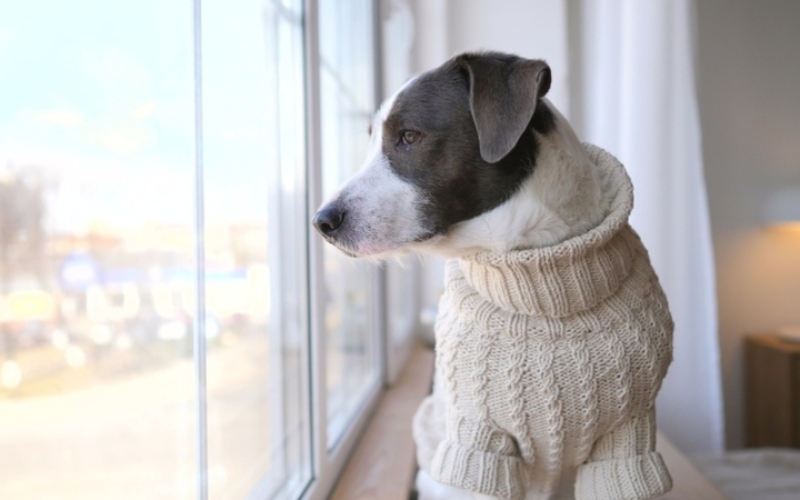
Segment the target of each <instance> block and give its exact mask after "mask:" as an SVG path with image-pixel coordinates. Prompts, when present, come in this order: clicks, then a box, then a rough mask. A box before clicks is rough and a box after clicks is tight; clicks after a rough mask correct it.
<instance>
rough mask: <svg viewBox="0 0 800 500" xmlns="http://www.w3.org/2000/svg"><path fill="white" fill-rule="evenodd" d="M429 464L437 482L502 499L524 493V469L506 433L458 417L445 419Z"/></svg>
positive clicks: (519, 495)
mask: <svg viewBox="0 0 800 500" xmlns="http://www.w3.org/2000/svg"><path fill="white" fill-rule="evenodd" d="M447 424H448V427H450V426H451V425H452V427H454V428H447V429H446V436H447V437H446V438H445V439H444V440H443V441H442V442H440V443H439V445H438V446H437V448H436V452H435V453H434V455H433V459H432V461H431V465H430V471H429V473H430V475H431V476H432V477H433V478H434V479H436V480H437V481H439V482H441V483H444V484H447V485H450V486H455V487H457V488H463V489H466V490H469V491H473V492H476V493H481V494H484V495H491V496H495V497H499V498H503V499H510V500H516V499H522V498H523V497H524V496H525V481H524V468H523V462H522V459H521V458H520V457H519V452H518V451H517V449H516V445H515V444H514V440H513V439H512V438H511V436H509V435H508V434H507V433H505V432H503V431H501V430H499V429H493V428H490V427H488V426H486V425H482V424H480V423H477V422H471V421H469V420H467V419H464V418H461V419H458V420H456V421H455V422H452V423H451V422H447Z"/></svg>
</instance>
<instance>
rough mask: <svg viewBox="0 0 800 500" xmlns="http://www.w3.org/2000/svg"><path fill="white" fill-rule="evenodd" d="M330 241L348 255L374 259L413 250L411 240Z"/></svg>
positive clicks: (382, 258)
mask: <svg viewBox="0 0 800 500" xmlns="http://www.w3.org/2000/svg"><path fill="white" fill-rule="evenodd" d="M328 243H330V244H331V245H333V246H334V247H336V248H337V249H338V250H339V251H341V252H342V253H343V254H345V255H347V256H348V257H352V258H354V259H366V260H372V261H384V260H388V259H392V258H397V257H402V256H404V255H407V254H408V253H409V252H410V251H411V248H410V244H411V242H406V243H398V242H383V241H360V242H358V243H356V244H353V243H348V242H343V241H330V240H328Z"/></svg>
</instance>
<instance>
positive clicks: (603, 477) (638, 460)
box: [575, 410, 672, 500]
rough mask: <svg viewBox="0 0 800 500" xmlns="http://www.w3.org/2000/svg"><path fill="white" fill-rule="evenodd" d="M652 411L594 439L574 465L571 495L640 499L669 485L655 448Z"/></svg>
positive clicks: (655, 494) (627, 499)
mask: <svg viewBox="0 0 800 500" xmlns="http://www.w3.org/2000/svg"><path fill="white" fill-rule="evenodd" d="M655 438H656V436H655V412H654V411H653V410H651V411H649V412H648V413H647V414H646V415H641V416H637V417H632V418H630V419H629V420H628V421H627V422H624V423H622V425H620V426H619V427H618V428H616V429H614V430H613V431H611V432H610V433H609V434H607V435H605V436H603V437H601V438H600V439H598V440H597V442H596V443H595V445H594V449H593V450H592V453H591V455H590V456H589V460H588V461H587V462H586V463H585V464H583V465H581V466H580V468H579V469H578V476H577V481H576V484H575V498H576V499H578V500H583V499H587V500H588V499H601V500H604V499H609V500H611V499H613V500H643V499H648V498H653V497H655V496H658V495H663V494H664V493H666V492H668V491H669V490H670V489H672V478H671V477H670V475H669V471H668V470H667V467H666V466H665V465H664V460H663V459H662V458H661V454H659V453H658V452H657V451H655Z"/></svg>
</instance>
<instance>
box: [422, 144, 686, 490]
mask: <svg viewBox="0 0 800 500" xmlns="http://www.w3.org/2000/svg"><path fill="white" fill-rule="evenodd" d="M586 147H587V148H588V150H589V152H590V156H591V158H592V160H593V162H594V163H595V165H596V166H597V168H598V169H599V170H600V172H601V177H602V179H603V183H604V188H605V189H606V194H607V196H608V199H609V200H610V209H609V213H608V215H607V216H606V218H605V219H604V220H603V221H602V222H601V224H600V225H598V226H597V227H596V228H594V229H593V230H591V231H589V232H587V233H585V234H583V235H581V236H578V237H575V238H572V239H569V240H567V241H565V242H563V243H560V244H557V245H554V246H551V247H546V248H539V249H533V250H523V251H515V252H509V253H507V254H502V255H499V254H493V253H478V254H474V255H471V256H468V257H465V258H462V259H460V260H453V261H449V262H448V263H447V268H446V269H447V271H446V288H445V293H444V295H443V296H442V299H441V302H440V304H439V317H438V319H437V324H436V340H437V353H436V382H435V387H434V391H433V394H432V395H431V396H429V397H428V398H427V399H426V400H425V401H424V402H423V404H422V405H421V406H420V408H419V410H418V411H417V414H416V416H415V417H414V438H415V440H416V442H417V448H418V452H417V453H418V460H419V463H420V466H421V467H422V469H423V470H425V471H426V472H428V473H429V474H430V475H431V476H432V477H433V478H434V479H436V480H438V481H440V482H442V483H445V484H448V485H452V486H456V487H459V488H464V489H467V490H470V491H474V492H479V493H482V494H485V495H493V496H496V497H499V498H503V499H521V498H523V497H524V498H527V499H533V498H571V497H572V496H573V495H574V496H575V497H576V498H578V499H609V500H623V499H645V498H651V497H653V496H656V495H658V494H661V493H664V492H666V491H668V490H669V489H670V488H671V487H672V481H671V479H670V476H669V473H668V472H667V469H666V467H665V466H664V463H663V461H662V459H661V456H660V455H659V453H658V452H656V451H654V449H655V409H654V400H655V397H656V393H657V392H658V390H659V388H660V386H661V380H662V379H663V378H664V375H665V374H666V371H667V366H668V365H669V363H670V361H671V352H672V328H673V324H672V319H671V317H670V314H669V309H668V307H667V301H666V298H665V297H664V294H663V292H662V290H661V287H660V285H659V283H658V278H657V277H656V275H655V273H654V272H653V269H652V268H651V266H650V261H649V258H648V255H647V251H646V250H645V248H644V247H643V246H642V243H641V241H640V240H639V237H638V236H637V235H636V233H635V232H634V231H633V229H632V228H631V227H630V226H629V225H628V216H629V214H630V212H631V209H632V207H633V187H632V185H631V182H630V179H629V178H628V175H627V173H626V172H625V169H624V167H623V166H622V165H621V164H620V163H619V162H618V161H617V160H616V159H615V158H614V157H613V156H611V155H610V154H608V153H606V152H605V151H603V150H601V149H599V148H597V147H595V146H591V145H587V146H586Z"/></svg>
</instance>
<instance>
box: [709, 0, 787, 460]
mask: <svg viewBox="0 0 800 500" xmlns="http://www.w3.org/2000/svg"><path fill="white" fill-rule="evenodd" d="M697 8H698V30H697V31H698V38H697V48H698V54H697V56H698V58H697V64H698V66H697V76H698V94H699V103H700V119H701V123H702V130H703V148H704V162H705V172H706V181H707V184H708V194H709V205H710V209H711V225H712V230H713V237H714V246H715V257H716V267H717V293H718V303H719V326H720V332H719V333H720V344H721V353H722V374H723V387H724V397H725V414H726V440H727V445H728V447H733V448H736V447H740V446H742V444H743V437H744V415H743V414H744V400H743V394H744V389H743V387H744V373H743V342H742V341H743V337H744V335H745V334H746V333H748V332H765V331H769V330H771V329H773V328H775V327H777V326H779V325H782V324H788V323H794V324H800V231H798V232H796V233H790V232H781V231H775V230H768V229H766V228H765V227H764V226H763V224H762V220H761V212H762V210H763V207H764V204H765V203H766V200H767V199H768V198H769V196H770V195H771V194H772V193H774V192H775V191H776V190H778V189H779V188H781V187H783V186H787V185H797V186H800V2H797V1H794V0H783V1H778V0H769V1H759V2H753V1H751V0H735V1H732V0H702V1H699V2H697Z"/></svg>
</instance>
